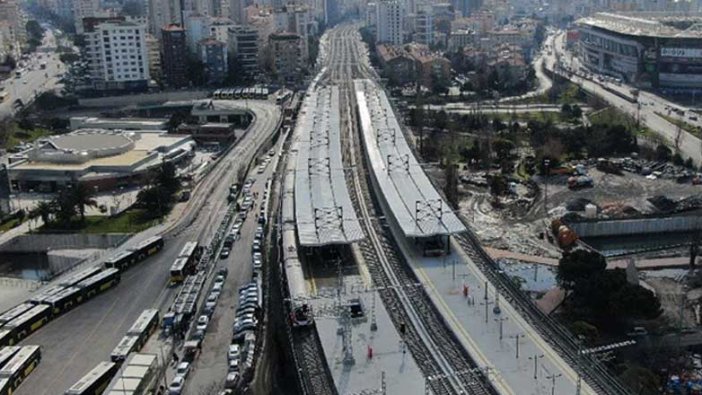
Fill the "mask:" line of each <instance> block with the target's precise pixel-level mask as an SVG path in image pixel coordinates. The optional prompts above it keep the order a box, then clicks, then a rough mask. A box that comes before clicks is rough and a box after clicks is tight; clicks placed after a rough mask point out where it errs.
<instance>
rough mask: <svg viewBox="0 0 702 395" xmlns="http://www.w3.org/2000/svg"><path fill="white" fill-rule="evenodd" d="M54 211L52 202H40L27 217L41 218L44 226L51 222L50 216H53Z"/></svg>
mask: <svg viewBox="0 0 702 395" xmlns="http://www.w3.org/2000/svg"><path fill="white" fill-rule="evenodd" d="M54 210H55V206H54V204H53V203H52V202H47V201H45V200H42V201H40V202H39V203H38V204H37V205H36V207H34V209H33V210H32V211H30V212H29V217H30V218H32V219H35V218H41V221H42V222H43V223H44V224H48V223H49V222H51V216H52V215H53V214H54Z"/></svg>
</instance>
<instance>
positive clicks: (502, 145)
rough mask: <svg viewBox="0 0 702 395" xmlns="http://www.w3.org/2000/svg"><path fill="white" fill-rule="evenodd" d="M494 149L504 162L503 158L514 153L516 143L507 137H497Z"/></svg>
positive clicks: (493, 145) (507, 157) (499, 158)
mask: <svg viewBox="0 0 702 395" xmlns="http://www.w3.org/2000/svg"><path fill="white" fill-rule="evenodd" d="M492 149H493V150H494V151H495V153H496V154H497V159H498V160H499V161H500V162H502V161H503V160H506V159H509V158H510V156H511V155H512V154H511V152H512V150H513V149H514V143H513V142H511V141H509V140H506V139H495V141H493V142H492Z"/></svg>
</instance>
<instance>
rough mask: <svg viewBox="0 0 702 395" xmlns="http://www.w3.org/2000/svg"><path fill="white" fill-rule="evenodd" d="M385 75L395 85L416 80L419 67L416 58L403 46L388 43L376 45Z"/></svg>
mask: <svg viewBox="0 0 702 395" xmlns="http://www.w3.org/2000/svg"><path fill="white" fill-rule="evenodd" d="M376 52H377V54H378V60H379V61H380V66H381V68H382V69H383V73H382V74H383V76H384V77H385V78H387V79H389V80H390V82H391V83H392V84H394V85H404V84H407V83H409V82H412V81H414V80H415V78H416V75H417V67H416V63H415V61H414V59H413V58H412V57H411V56H410V55H409V54H408V53H407V51H404V50H403V49H402V48H401V47H394V46H391V45H387V44H379V45H377V46H376Z"/></svg>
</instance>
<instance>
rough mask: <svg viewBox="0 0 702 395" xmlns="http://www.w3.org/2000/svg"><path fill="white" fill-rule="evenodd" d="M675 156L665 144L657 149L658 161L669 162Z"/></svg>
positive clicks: (659, 145)
mask: <svg viewBox="0 0 702 395" xmlns="http://www.w3.org/2000/svg"><path fill="white" fill-rule="evenodd" d="M672 154H673V151H671V149H670V148H668V146H667V145H665V144H658V146H657V147H656V159H657V160H662V161H666V162H667V161H669V160H670V157H671V155H672Z"/></svg>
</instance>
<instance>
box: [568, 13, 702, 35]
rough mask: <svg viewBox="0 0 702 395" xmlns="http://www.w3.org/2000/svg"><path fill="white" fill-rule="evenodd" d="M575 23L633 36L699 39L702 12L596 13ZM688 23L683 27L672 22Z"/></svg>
mask: <svg viewBox="0 0 702 395" xmlns="http://www.w3.org/2000/svg"><path fill="white" fill-rule="evenodd" d="M576 23H577V24H579V25H585V26H592V27H597V28H600V29H605V30H609V31H613V32H615V33H619V34H626V35H631V36H637V37H655V38H695V39H697V38H701V37H702V33H700V27H701V26H702V14H699V13H686V14H676V13H668V12H665V13H660V12H620V13H613V12H598V13H596V14H593V15H591V16H588V17H585V18H580V19H578V20H577V21H576ZM676 23H677V24H679V25H685V26H689V27H688V28H686V29H682V28H678V27H676V26H675V25H676Z"/></svg>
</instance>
